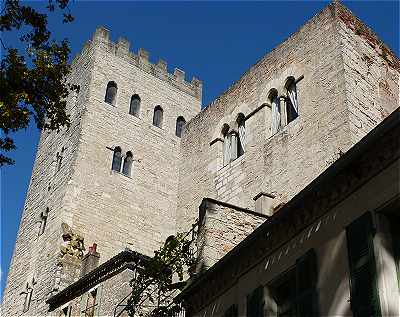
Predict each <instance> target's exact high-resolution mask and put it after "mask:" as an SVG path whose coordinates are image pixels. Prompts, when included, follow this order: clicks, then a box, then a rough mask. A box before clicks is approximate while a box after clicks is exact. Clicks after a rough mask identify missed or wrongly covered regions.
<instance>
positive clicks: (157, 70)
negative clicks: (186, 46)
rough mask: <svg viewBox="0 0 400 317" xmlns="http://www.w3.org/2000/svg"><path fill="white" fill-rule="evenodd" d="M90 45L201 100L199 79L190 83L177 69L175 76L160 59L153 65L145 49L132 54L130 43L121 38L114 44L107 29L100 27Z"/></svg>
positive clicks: (183, 73) (181, 71)
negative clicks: (104, 50) (106, 51)
mask: <svg viewBox="0 0 400 317" xmlns="http://www.w3.org/2000/svg"><path fill="white" fill-rule="evenodd" d="M89 43H90V44H91V45H94V46H96V47H101V48H102V49H104V48H105V49H107V50H108V51H109V52H110V53H113V54H114V55H116V56H118V57H120V58H122V59H124V60H125V61H127V62H128V63H130V64H132V65H135V66H136V67H138V68H140V69H141V70H143V71H145V72H147V73H150V74H152V75H153V76H155V77H157V78H159V79H161V80H163V81H166V82H168V83H169V84H171V85H173V86H174V87H176V88H178V89H180V90H182V91H184V92H186V93H188V94H190V95H192V96H194V97H196V98H197V99H201V96H202V88H203V84H202V82H201V81H200V80H199V79H197V78H196V77H193V78H192V80H191V81H190V82H189V81H186V80H185V72H184V71H183V70H181V69H179V68H175V69H174V72H173V74H171V73H168V66H167V62H166V61H164V60H162V59H160V60H159V61H158V62H157V63H156V64H153V63H151V62H150V61H149V55H150V54H149V52H148V51H146V50H145V49H143V48H139V50H138V52H137V54H135V53H134V52H131V51H130V50H129V49H130V42H129V41H128V40H127V39H126V38H123V37H120V38H119V39H118V41H117V43H114V42H112V41H111V40H110V32H109V31H108V30H107V29H106V28H104V27H102V26H100V27H98V28H97V29H96V31H95V32H94V34H93V37H92V39H91V41H89Z"/></svg>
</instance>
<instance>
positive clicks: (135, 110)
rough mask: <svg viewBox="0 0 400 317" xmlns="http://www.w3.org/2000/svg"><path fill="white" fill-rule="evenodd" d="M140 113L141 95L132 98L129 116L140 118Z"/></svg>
mask: <svg viewBox="0 0 400 317" xmlns="http://www.w3.org/2000/svg"><path fill="white" fill-rule="evenodd" d="M139 112H140V97H139V95H136V94H135V95H133V96H132V97H131V104H130V107H129V114H131V115H134V116H135V117H139Z"/></svg>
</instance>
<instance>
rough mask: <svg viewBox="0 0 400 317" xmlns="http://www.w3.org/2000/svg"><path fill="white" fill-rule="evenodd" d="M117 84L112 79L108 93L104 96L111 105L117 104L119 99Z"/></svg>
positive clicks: (108, 85) (108, 86)
mask: <svg viewBox="0 0 400 317" xmlns="http://www.w3.org/2000/svg"><path fill="white" fill-rule="evenodd" d="M117 90H118V87H117V84H116V83H115V82H113V81H110V82H109V83H108V84H107V89H106V95H105V97H104V101H105V102H106V103H108V104H110V105H113V106H114V105H115V101H116V99H117Z"/></svg>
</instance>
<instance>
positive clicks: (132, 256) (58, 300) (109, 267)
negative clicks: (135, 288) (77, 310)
mask: <svg viewBox="0 0 400 317" xmlns="http://www.w3.org/2000/svg"><path fill="white" fill-rule="evenodd" d="M149 260H150V258H149V257H148V256H146V255H143V254H141V253H138V252H135V251H132V250H129V249H125V250H124V251H122V252H120V253H118V254H117V255H115V256H114V257H112V258H111V259H109V260H108V261H106V262H104V263H103V264H101V265H99V266H98V267H97V268H95V269H94V270H92V271H90V272H89V273H87V274H86V275H84V276H83V277H81V278H80V279H79V280H78V281H76V282H75V283H73V284H71V285H69V286H68V287H66V288H64V289H63V290H62V291H60V292H58V293H57V294H55V295H54V296H52V297H50V298H49V299H48V300H47V301H46V303H47V304H49V305H50V308H49V310H50V311H52V310H54V309H56V308H57V307H60V306H62V305H63V304H65V303H68V302H69V301H71V300H72V299H74V298H76V297H78V296H80V295H82V294H83V293H85V292H87V291H88V290H90V289H91V288H93V287H94V286H96V285H97V284H99V283H101V282H103V281H105V280H108V279H109V278H111V277H113V276H114V275H116V274H118V273H120V272H122V271H124V270H125V269H127V268H130V269H134V268H135V267H136V266H137V265H141V266H143V264H145V263H146V262H148V261H149Z"/></svg>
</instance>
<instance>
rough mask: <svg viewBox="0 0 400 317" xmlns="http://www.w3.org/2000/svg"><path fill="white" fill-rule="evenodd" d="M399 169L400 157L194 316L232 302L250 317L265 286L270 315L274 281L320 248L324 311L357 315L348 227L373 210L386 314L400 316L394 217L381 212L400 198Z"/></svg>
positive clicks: (319, 284)
mask: <svg viewBox="0 0 400 317" xmlns="http://www.w3.org/2000/svg"><path fill="white" fill-rule="evenodd" d="M399 170H400V162H399V161H396V162H394V163H392V165H390V166H389V167H387V168H386V169H385V170H383V171H382V172H380V173H379V174H378V175H376V176H375V177H374V178H372V179H371V180H370V181H369V182H368V183H366V184H365V185H363V186H362V187H361V188H359V189H358V190H356V191H355V192H353V193H352V195H350V196H349V197H347V198H346V199H345V200H343V201H342V202H341V203H339V204H338V205H336V207H335V208H333V209H332V210H330V211H329V212H328V213H327V214H325V215H324V216H323V217H322V218H321V219H320V220H319V221H318V222H315V223H313V224H312V225H311V226H309V227H308V228H306V229H305V230H304V231H302V232H301V233H300V234H299V235H297V236H296V238H295V239H292V240H291V241H289V242H288V243H286V244H284V245H283V246H282V247H281V248H280V249H278V250H277V251H276V252H274V253H273V254H271V255H269V256H266V257H265V258H264V259H263V260H262V261H261V262H259V263H258V264H257V265H256V266H254V267H253V268H252V269H251V270H250V271H248V272H247V273H245V274H244V275H242V276H240V277H239V278H238V280H237V283H236V284H235V285H234V286H233V287H231V288H230V289H229V290H227V291H225V292H224V293H223V294H221V295H220V296H219V297H218V298H216V299H215V300H214V301H213V302H211V303H210V304H208V305H207V306H206V307H204V308H203V309H202V310H200V311H198V312H196V313H194V315H195V316H202V317H206V316H222V315H223V314H224V312H225V311H226V310H227V309H228V308H229V307H230V306H231V305H232V304H236V305H238V315H239V316H246V301H247V296H248V295H249V294H250V293H251V292H252V291H253V290H254V289H256V288H257V287H258V286H260V285H262V286H264V294H265V295H264V296H265V297H264V300H265V303H266V306H265V312H264V316H270V314H268V313H267V308H268V302H269V298H268V291H269V286H270V284H271V282H273V281H275V280H276V279H277V278H278V277H280V276H281V275H282V274H283V273H284V272H286V271H287V270H288V269H290V268H291V267H293V266H294V265H295V263H296V260H297V259H298V258H300V257H301V256H303V255H304V254H305V253H306V252H307V251H308V250H310V249H314V250H315V253H316V260H317V267H318V279H317V286H316V288H317V291H318V295H319V296H318V306H319V314H320V316H349V315H350V316H351V315H352V310H351V305H350V285H349V264H348V250H347V240H346V230H345V229H346V227H347V226H348V225H349V224H350V223H352V222H353V221H354V220H355V219H357V218H358V217H360V216H361V215H363V214H364V213H366V212H368V211H369V212H371V213H372V218H373V221H374V225H375V228H376V233H375V235H374V253H375V263H376V268H377V284H378V285H377V287H378V290H379V298H380V307H381V313H382V316H399V314H400V305H399V301H398V298H399V285H397V278H396V265H395V262H394V259H393V249H392V241H391V236H390V233H389V231H388V221H387V219H386V217H385V215H383V214H382V213H381V211H382V210H383V208H384V207H385V206H386V205H388V204H389V203H391V202H392V201H393V200H396V199H397V200H398V199H399V194H400V189H399ZM397 206H398V204H397ZM397 208H398V207H397ZM392 212H395V213H396V215H399V214H400V210H399V209H397V210H394V211H392ZM226 265H229V263H227V264H226ZM205 287H206V286H205ZM272 316H273V315H272Z"/></svg>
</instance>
